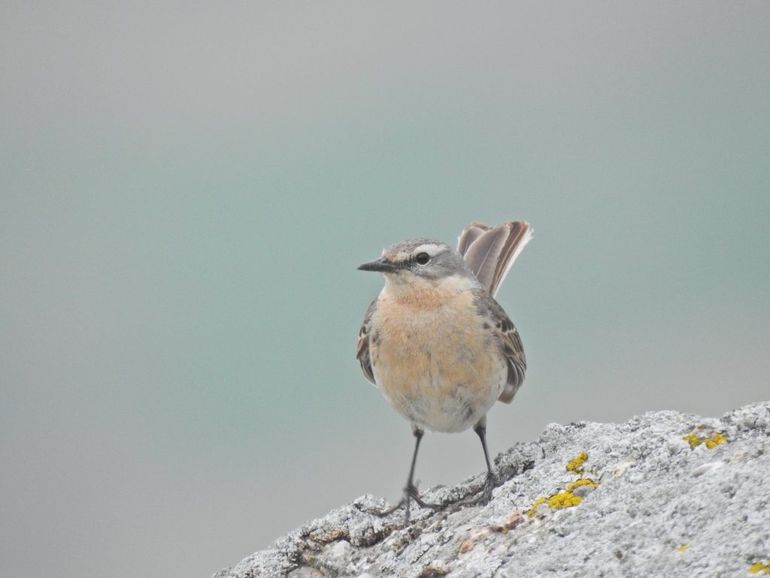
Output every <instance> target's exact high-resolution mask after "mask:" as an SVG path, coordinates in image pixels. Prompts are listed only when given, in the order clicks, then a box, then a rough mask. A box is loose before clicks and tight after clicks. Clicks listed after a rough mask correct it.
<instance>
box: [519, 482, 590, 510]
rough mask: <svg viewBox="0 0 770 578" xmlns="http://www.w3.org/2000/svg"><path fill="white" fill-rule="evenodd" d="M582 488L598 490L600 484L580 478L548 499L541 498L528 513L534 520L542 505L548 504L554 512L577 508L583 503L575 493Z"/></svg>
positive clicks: (533, 503) (581, 498)
mask: <svg viewBox="0 0 770 578" xmlns="http://www.w3.org/2000/svg"><path fill="white" fill-rule="evenodd" d="M580 486H588V487H589V488H598V487H599V484H598V483H597V482H595V481H593V480H591V479H589V478H580V479H579V480H575V481H574V482H571V483H569V484H567V487H566V488H564V489H563V490H561V491H559V492H556V493H555V494H551V495H550V496H547V497H542V496H541V497H540V498H538V499H537V500H535V501H534V502H532V507H531V508H530V509H529V511H528V512H527V515H528V516H529V517H530V518H532V517H534V516H535V514H537V509H538V507H539V506H540V505H541V504H547V505H548V507H549V508H551V509H552V510H561V509H562V508H572V507H573V506H577V505H578V504H580V502H582V501H583V497H582V496H578V495H577V494H575V493H574V490H575V489H576V488H579V487H580Z"/></svg>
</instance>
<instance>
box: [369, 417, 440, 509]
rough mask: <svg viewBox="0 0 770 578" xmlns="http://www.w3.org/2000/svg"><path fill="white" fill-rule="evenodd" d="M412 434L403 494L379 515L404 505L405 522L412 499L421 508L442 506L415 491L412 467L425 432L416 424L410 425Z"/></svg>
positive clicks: (415, 463)
mask: <svg viewBox="0 0 770 578" xmlns="http://www.w3.org/2000/svg"><path fill="white" fill-rule="evenodd" d="M412 434H413V435H414V439H415V441H414V453H412V464H411V466H409V477H408V478H407V480H406V486H404V495H403V497H402V498H401V500H399V502H398V504H396V505H395V506H393V507H391V508H388V509H387V510H385V511H384V512H380V514H379V515H380V516H387V515H389V514H392V513H393V512H395V511H396V510H398V509H399V508H400V507H401V506H405V516H404V520H405V523H406V524H408V523H409V516H410V506H411V502H412V500H414V501H415V502H417V505H419V506H420V507H422V508H431V509H433V510H438V509H440V508H441V507H442V506H441V505H439V504H429V503H428V502H426V501H424V500H423V499H422V498H421V497H420V493H419V492H418V491H417V486H415V485H414V468H415V466H416V465H417V452H418V451H419V450H420V441H422V436H423V435H424V434H425V432H424V431H423V430H422V429H420V428H419V427H417V426H416V425H413V426H412Z"/></svg>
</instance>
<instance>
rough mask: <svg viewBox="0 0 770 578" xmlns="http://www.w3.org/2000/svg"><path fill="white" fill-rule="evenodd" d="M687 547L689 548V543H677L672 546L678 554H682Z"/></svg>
mask: <svg viewBox="0 0 770 578" xmlns="http://www.w3.org/2000/svg"><path fill="white" fill-rule="evenodd" d="M689 549H690V545H689V544H679V546H677V547H676V548H674V550H676V551H677V552H679V553H680V554H684V553H685V552H687V550H689Z"/></svg>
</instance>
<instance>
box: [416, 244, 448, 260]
mask: <svg viewBox="0 0 770 578" xmlns="http://www.w3.org/2000/svg"><path fill="white" fill-rule="evenodd" d="M441 249H442V247H441V245H436V244H435V243H425V244H424V245H420V246H419V247H415V249H414V251H413V252H414V253H415V254H417V253H422V252H425V253H428V254H429V255H430V256H431V257H433V256H434V255H437V254H438V253H440V252H441Z"/></svg>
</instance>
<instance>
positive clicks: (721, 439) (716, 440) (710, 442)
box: [706, 432, 727, 449]
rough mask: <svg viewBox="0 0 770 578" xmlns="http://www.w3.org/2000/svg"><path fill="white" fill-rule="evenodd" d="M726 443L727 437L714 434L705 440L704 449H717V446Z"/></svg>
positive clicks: (717, 433)
mask: <svg viewBox="0 0 770 578" xmlns="http://www.w3.org/2000/svg"><path fill="white" fill-rule="evenodd" d="M726 442H727V436H725V434H722V433H719V432H714V433H712V434H711V437H710V438H709V439H707V440H706V447H707V448H709V449H711V448H715V447H717V446H718V445H719V444H723V443H726Z"/></svg>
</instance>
